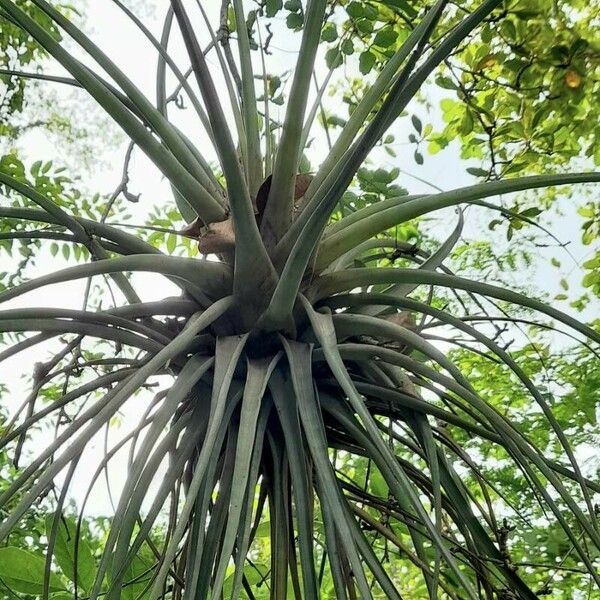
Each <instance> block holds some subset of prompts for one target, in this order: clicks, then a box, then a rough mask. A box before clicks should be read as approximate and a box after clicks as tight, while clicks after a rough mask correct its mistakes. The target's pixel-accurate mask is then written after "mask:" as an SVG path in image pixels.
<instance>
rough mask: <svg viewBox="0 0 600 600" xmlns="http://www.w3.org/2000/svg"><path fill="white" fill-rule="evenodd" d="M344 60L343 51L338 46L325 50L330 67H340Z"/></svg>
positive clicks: (326, 60) (326, 61)
mask: <svg viewBox="0 0 600 600" xmlns="http://www.w3.org/2000/svg"><path fill="white" fill-rule="evenodd" d="M342 62H343V60H342V53H341V52H340V51H339V49H338V48H329V50H327V52H325V63H326V64H327V66H328V67H329V68H330V69H335V68H336V67H339V66H340V65H341V64H342Z"/></svg>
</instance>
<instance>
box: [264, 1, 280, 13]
mask: <svg viewBox="0 0 600 600" xmlns="http://www.w3.org/2000/svg"><path fill="white" fill-rule="evenodd" d="M282 7H283V2H282V0H266V4H265V9H266V13H267V17H274V16H275V15H276V14H277V13H278V12H279V11H280V10H281V9H282Z"/></svg>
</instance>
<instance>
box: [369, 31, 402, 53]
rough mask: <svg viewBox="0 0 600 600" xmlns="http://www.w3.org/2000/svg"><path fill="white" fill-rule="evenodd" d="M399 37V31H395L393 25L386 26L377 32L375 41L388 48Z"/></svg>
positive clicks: (378, 44)
mask: <svg viewBox="0 0 600 600" xmlns="http://www.w3.org/2000/svg"><path fill="white" fill-rule="evenodd" d="M397 38H398V33H397V32H396V31H394V29H392V28H391V27H384V28H383V29H380V30H379V31H378V32H377V35H375V39H374V40H373V43H374V44H375V45H376V46H379V47H380V48H388V47H389V46H392V45H393V44H394V43H395V42H396V39H397Z"/></svg>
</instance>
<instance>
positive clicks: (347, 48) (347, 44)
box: [340, 38, 354, 54]
mask: <svg viewBox="0 0 600 600" xmlns="http://www.w3.org/2000/svg"><path fill="white" fill-rule="evenodd" d="M340 49H341V51H342V52H343V53H344V54H352V53H353V52H354V44H353V42H352V40H351V39H350V38H347V39H345V40H344V41H343V42H342V45H341V46H340Z"/></svg>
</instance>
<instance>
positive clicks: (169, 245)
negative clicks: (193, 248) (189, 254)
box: [167, 233, 177, 254]
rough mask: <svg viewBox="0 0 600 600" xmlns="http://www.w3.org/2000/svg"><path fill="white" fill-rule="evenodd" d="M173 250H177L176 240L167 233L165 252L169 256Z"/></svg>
mask: <svg viewBox="0 0 600 600" xmlns="http://www.w3.org/2000/svg"><path fill="white" fill-rule="evenodd" d="M175 248H177V238H176V237H175V236H174V235H173V234H172V233H169V235H168V236H167V250H168V251H169V254H173V252H175Z"/></svg>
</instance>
